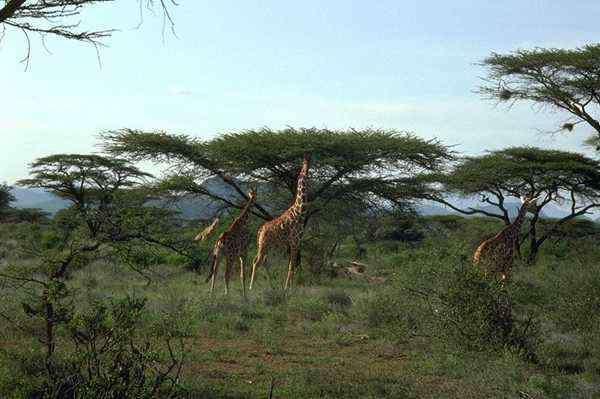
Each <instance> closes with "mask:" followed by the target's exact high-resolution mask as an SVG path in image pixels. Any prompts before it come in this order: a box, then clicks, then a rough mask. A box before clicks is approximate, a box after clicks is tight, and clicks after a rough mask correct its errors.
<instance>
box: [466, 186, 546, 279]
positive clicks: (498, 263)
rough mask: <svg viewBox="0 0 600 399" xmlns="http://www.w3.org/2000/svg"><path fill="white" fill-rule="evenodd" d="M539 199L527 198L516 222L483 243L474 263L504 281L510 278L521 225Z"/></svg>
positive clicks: (477, 251)
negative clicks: (497, 275)
mask: <svg viewBox="0 0 600 399" xmlns="http://www.w3.org/2000/svg"><path fill="white" fill-rule="evenodd" d="M536 201H537V197H531V196H530V197H526V198H524V199H523V204H522V205H521V208H520V209H519V214H518V215H517V217H516V218H515V220H514V221H513V222H512V223H511V224H510V225H508V226H506V227H505V228H504V229H502V230H501V231H500V232H499V233H498V234H496V235H495V236H494V237H492V238H489V239H487V240H485V241H483V242H482V243H481V244H480V245H479V246H478V247H477V250H476V251H475V253H474V254H473V263H474V264H475V265H479V266H483V267H484V270H485V272H486V274H487V272H491V273H492V274H494V275H496V274H499V275H500V278H501V280H502V281H506V280H508V279H509V278H510V273H511V271H512V264H513V257H514V251H515V247H516V244H517V240H518V239H519V232H520V231H521V225H522V224H523V221H524V220H525V216H526V215H527V212H528V211H529V210H530V209H532V208H533V207H535V206H536Z"/></svg>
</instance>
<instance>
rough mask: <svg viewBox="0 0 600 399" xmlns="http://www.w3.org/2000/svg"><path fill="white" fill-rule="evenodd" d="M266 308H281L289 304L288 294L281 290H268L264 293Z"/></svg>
mask: <svg viewBox="0 0 600 399" xmlns="http://www.w3.org/2000/svg"><path fill="white" fill-rule="evenodd" d="M262 299H263V303H264V304H265V305H266V306H279V305H282V304H284V303H286V302H287V296H286V292H285V291H284V290H282V289H280V288H267V289H265V290H264V291H263V293H262Z"/></svg>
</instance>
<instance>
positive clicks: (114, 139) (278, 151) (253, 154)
mask: <svg viewBox="0 0 600 399" xmlns="http://www.w3.org/2000/svg"><path fill="white" fill-rule="evenodd" d="M103 138H104V148H105V150H106V151H107V152H109V153H111V154H113V155H116V156H121V157H127V158H128V159H131V160H132V161H139V160H147V159H150V160H153V161H156V162H160V163H163V164H166V165H167V166H168V171H170V172H171V173H170V174H169V175H167V177H166V178H165V179H164V180H163V183H162V187H163V188H167V189H171V190H181V191H184V192H189V193H193V194H197V195H201V196H205V197H208V198H211V199H213V200H215V201H220V202H222V203H224V204H225V205H227V206H229V207H232V208H240V207H241V206H243V202H245V200H246V199H247V198H246V193H245V190H244V185H247V184H255V185H259V186H260V187H262V188H263V193H262V195H261V197H262V200H260V198H259V201H258V202H257V204H256V205H255V208H254V209H253V213H254V214H255V215H256V216H258V217H260V218H262V219H265V220H269V219H271V218H273V215H274V214H275V213H277V212H279V211H281V209H283V208H284V207H286V206H287V205H288V204H289V202H290V200H291V198H293V196H294V195H295V190H296V178H297V176H298V172H299V169H300V166H301V163H302V157H303V155H304V154H305V153H306V152H309V153H311V154H312V155H313V160H312V163H311V171H310V185H311V188H310V190H309V194H308V200H309V202H310V203H311V207H310V209H309V211H308V217H307V221H308V220H309V219H310V217H311V216H312V215H314V214H316V213H318V212H321V211H322V210H323V209H324V208H325V207H326V206H327V205H328V204H330V203H331V202H332V201H342V202H346V203H348V204H359V205H360V206H361V207H376V208H380V207H382V206H384V205H385V204H388V205H390V206H403V205H405V204H406V201H409V200H411V199H413V198H415V197H416V196H417V195H418V192H417V188H418V186H417V185H415V184H414V182H413V180H412V177H413V176H414V175H415V174H417V173H420V172H431V171H438V170H440V168H441V167H442V166H443V165H444V163H445V162H446V161H447V160H449V159H451V158H452V155H451V153H450V152H449V150H448V149H447V148H446V147H445V146H443V145H442V144H440V143H439V142H438V141H435V140H429V141H427V140H423V139H420V138H418V137H416V136H413V135H411V134H408V133H400V132H397V131H386V130H375V129H366V130H349V131H334V130H328V129H293V128H288V129H284V130H277V131H273V130H270V129H267V128H264V129H260V130H245V131H242V132H239V133H230V134H225V135H222V136H219V137H216V138H214V139H212V140H208V141H202V140H199V139H196V138H192V137H189V136H184V135H179V136H176V135H169V134H167V133H165V132H143V131H138V130H130V129H124V130H120V131H113V132H107V133H105V134H104V135H103ZM210 177H218V178H220V179H221V180H222V181H223V182H224V183H225V184H226V185H227V186H229V187H230V188H231V189H232V191H233V192H234V193H235V195H236V196H237V197H238V198H239V199H238V200H236V199H235V198H229V197H225V196H224V195H223V194H222V193H220V192H217V191H214V190H211V187H209V186H207V185H205V184H203V182H205V181H206V179H208V178H210ZM278 196H279V197H278ZM265 198H267V200H268V201H269V203H268V204H267V203H265Z"/></svg>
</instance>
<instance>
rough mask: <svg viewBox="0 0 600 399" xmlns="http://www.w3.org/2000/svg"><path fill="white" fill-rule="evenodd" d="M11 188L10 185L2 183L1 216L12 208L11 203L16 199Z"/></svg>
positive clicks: (0, 190) (0, 193) (0, 195)
mask: <svg viewBox="0 0 600 399" xmlns="http://www.w3.org/2000/svg"><path fill="white" fill-rule="evenodd" d="M10 190H11V187H10V186H9V185H7V184H0V216H1V215H2V214H3V213H5V212H6V211H7V210H9V209H10V203H11V202H13V201H14V200H15V197H14V195H12V193H11V192H10Z"/></svg>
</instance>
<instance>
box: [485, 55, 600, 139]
mask: <svg viewBox="0 0 600 399" xmlns="http://www.w3.org/2000/svg"><path fill="white" fill-rule="evenodd" d="M481 65H482V66H484V67H486V68H487V70H488V76H487V79H486V80H487V83H486V84H485V85H483V86H482V87H480V90H479V91H480V93H482V94H483V95H484V96H487V97H489V98H492V99H496V100H500V101H508V102H515V101H523V100H524V101H531V102H533V103H535V104H538V105H540V106H548V107H550V108H551V109H554V110H558V111H563V112H566V113H567V115H568V116H569V117H568V119H567V120H566V121H565V122H564V123H563V125H562V126H561V127H560V128H559V129H557V131H560V130H565V131H572V130H573V129H574V127H575V125H577V124H579V123H586V124H587V125H588V126H590V127H592V128H593V129H594V132H595V133H594V135H595V136H598V137H600V119H599V115H598V111H599V108H598V107H599V106H600V44H590V45H586V46H583V47H580V48H575V49H555V48H551V49H545V48H535V49H533V50H517V51H515V52H512V53H510V54H497V53H492V54H491V55H490V56H489V57H488V58H486V59H485V60H483V62H482V63H481Z"/></svg>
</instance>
